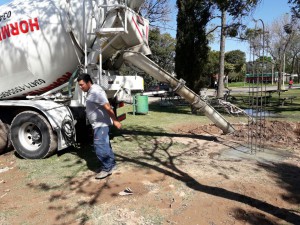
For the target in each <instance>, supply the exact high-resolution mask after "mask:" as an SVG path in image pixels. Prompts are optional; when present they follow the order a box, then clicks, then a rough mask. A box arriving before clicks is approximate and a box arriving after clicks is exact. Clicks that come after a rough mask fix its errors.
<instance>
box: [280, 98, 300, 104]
mask: <svg viewBox="0 0 300 225" xmlns="http://www.w3.org/2000/svg"><path fill="white" fill-rule="evenodd" d="M295 98H297V96H286V97H284V98H280V99H279V101H280V104H281V105H282V106H284V103H285V102H287V101H290V102H291V104H292V103H293V100H294V99H295Z"/></svg>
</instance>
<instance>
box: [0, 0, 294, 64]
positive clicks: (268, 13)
mask: <svg viewBox="0 0 300 225" xmlns="http://www.w3.org/2000/svg"><path fill="white" fill-rule="evenodd" d="M10 1H11V0H0V5H2V4H5V3H7V2H10ZM287 1H288V0H262V3H261V4H260V5H259V6H258V7H257V9H256V10H255V12H254V14H253V18H254V19H261V20H263V22H264V24H265V25H268V24H271V23H272V21H274V20H275V19H277V18H279V17H280V16H282V15H284V14H285V13H290V8H289V5H288V4H287ZM170 7H171V8H172V9H171V11H172V14H171V16H170V20H171V21H170V23H169V26H170V28H171V29H168V30H163V31H162V32H168V33H170V34H171V36H172V37H174V38H175V37H176V15H177V9H176V0H170ZM248 26H249V27H250V28H254V27H255V23H254V22H253V21H252V19H251V18H249V22H248ZM257 26H259V24H258V25H257ZM219 45H220V44H219V43H218V41H215V42H214V43H212V44H210V46H211V48H212V49H213V50H219V48H220V47H219ZM237 49H238V50H241V51H243V52H245V53H246V55H247V57H248V55H249V45H248V44H247V43H246V42H241V41H238V40H234V39H227V40H226V47H225V51H226V52H228V51H232V50H237ZM247 60H248V58H247Z"/></svg>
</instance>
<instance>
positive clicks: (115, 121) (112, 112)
mask: <svg viewBox="0 0 300 225" xmlns="http://www.w3.org/2000/svg"><path fill="white" fill-rule="evenodd" d="M103 107H104V109H105V110H106V111H107V113H108V115H109V116H110V118H111V119H112V121H113V125H114V126H115V127H116V128H118V129H120V128H121V127H122V124H121V123H120V122H119V121H118V120H117V117H116V115H115V113H114V111H113V110H112V108H111V107H110V104H109V103H105V104H104V105H103Z"/></svg>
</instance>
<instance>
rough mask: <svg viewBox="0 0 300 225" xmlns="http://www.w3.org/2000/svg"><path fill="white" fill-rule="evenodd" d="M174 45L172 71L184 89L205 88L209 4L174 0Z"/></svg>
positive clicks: (192, 0)
mask: <svg viewBox="0 0 300 225" xmlns="http://www.w3.org/2000/svg"><path fill="white" fill-rule="evenodd" d="M177 7H178V15H177V36H176V38H177V45H176V56H175V71H176V74H177V77H178V78H182V79H184V80H185V81H186V83H187V86H188V87H190V88H191V89H193V90H195V91H198V90H199V88H200V87H202V86H204V81H205V80H206V79H205V77H204V73H203V72H204V71H203V70H204V65H205V64H206V62H207V58H208V50H209V48H208V41H207V38H206V25H207V23H208V21H209V16H210V14H209V7H210V4H209V3H208V2H207V1H205V0H191V1H186V0H177Z"/></svg>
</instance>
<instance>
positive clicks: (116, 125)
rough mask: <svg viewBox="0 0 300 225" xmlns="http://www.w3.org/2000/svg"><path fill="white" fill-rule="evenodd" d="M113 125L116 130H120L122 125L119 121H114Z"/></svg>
mask: <svg viewBox="0 0 300 225" xmlns="http://www.w3.org/2000/svg"><path fill="white" fill-rule="evenodd" d="M113 124H114V126H115V127H116V128H118V129H121V127H122V124H121V123H120V122H119V121H117V120H114V122H113Z"/></svg>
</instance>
